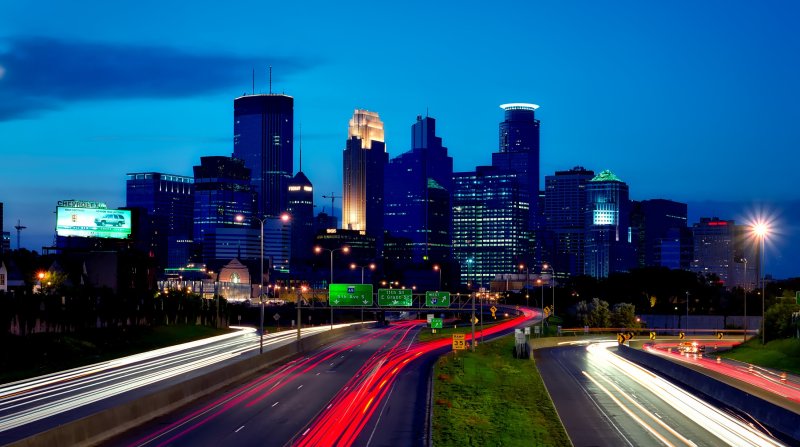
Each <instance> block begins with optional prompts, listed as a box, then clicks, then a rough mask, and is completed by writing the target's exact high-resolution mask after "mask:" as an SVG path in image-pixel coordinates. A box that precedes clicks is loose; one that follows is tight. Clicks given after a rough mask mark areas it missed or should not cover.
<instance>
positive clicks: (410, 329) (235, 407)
mask: <svg viewBox="0 0 800 447" xmlns="http://www.w3.org/2000/svg"><path fill="white" fill-rule="evenodd" d="M419 327H421V322H419V321H414V322H404V323H397V324H393V325H392V326H390V327H388V328H377V329H365V330H362V331H359V332H358V333H354V334H352V335H349V336H347V337H345V338H343V339H342V340H340V341H338V342H336V343H334V344H332V345H329V346H327V347H325V348H322V349H319V350H317V351H315V352H313V353H311V354H309V355H308V356H306V357H303V358H300V359H296V360H294V361H292V362H289V363H287V364H285V365H282V366H281V367H279V368H277V369H276V370H274V371H271V372H270V373H267V374H264V375H262V376H260V377H258V378H256V379H255V380H252V381H250V382H248V383H247V384H245V385H243V386H240V387H238V388H236V389H234V390H232V391H229V392H227V393H224V394H222V395H221V396H217V397H216V398H215V399H214V400H210V401H207V402H204V403H201V404H199V405H197V406H191V407H190V408H188V409H186V410H184V411H183V412H181V413H180V414H177V415H174V416H168V417H164V418H160V419H159V420H156V421H154V422H153V423H150V424H147V425H145V426H143V427H141V428H140V429H137V430H135V431H134V432H132V433H130V434H127V435H125V436H124V437H123V438H121V439H116V440H113V441H112V442H110V443H109V445H130V446H164V445H174V446H178V445H187V446H197V445H200V446H202V445H229V444H238V445H242V446H246V445H284V444H287V443H290V442H292V440H293V439H294V438H296V437H298V436H302V434H303V432H304V426H305V425H306V424H307V423H308V421H310V420H313V419H314V418H315V417H316V416H317V415H318V413H319V412H320V411H322V410H324V409H325V408H326V406H329V405H333V403H332V398H333V397H334V396H335V395H336V394H337V393H339V392H340V391H344V392H348V391H350V390H352V389H354V384H356V383H358V382H359V381H360V380H363V371H365V370H369V369H370V368H374V367H375V365H378V364H380V363H381V362H382V358H383V356H384V355H385V354H387V353H389V352H391V351H393V350H395V349H405V347H406V346H407V345H408V344H409V343H410V342H411V341H412V340H413V337H414V336H415V335H416V330H417V329H418V328H419Z"/></svg>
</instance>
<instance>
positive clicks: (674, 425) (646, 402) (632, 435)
mask: <svg viewBox="0 0 800 447" xmlns="http://www.w3.org/2000/svg"><path fill="white" fill-rule="evenodd" d="M615 344H616V343H613V342H611V343H610V344H600V343H593V344H590V345H589V346H588V347H587V346H565V347H559V348H549V349H542V350H538V351H536V352H535V355H536V362H537V366H538V368H539V371H540V373H541V374H542V378H543V380H544V382H545V385H546V386H547V389H548V391H549V392H550V394H551V396H552V398H553V401H554V403H555V405H556V409H557V411H558V413H559V416H560V417H561V419H562V421H563V423H564V426H565V428H566V429H567V433H568V434H569V436H570V438H571V439H572V441H573V444H574V445H575V446H576V447H580V446H622V445H629V446H639V445H648V446H649V445H666V446H719V445H733V446H777V445H781V444H780V442H778V441H776V440H774V439H772V438H769V437H767V436H765V435H763V434H761V433H760V432H757V431H755V430H753V429H752V428H751V427H750V426H749V425H748V424H746V423H743V422H742V421H741V420H740V419H739V418H737V417H735V416H732V415H730V414H729V413H727V412H725V411H723V410H720V409H717V408H714V407H713V406H711V405H709V404H708V403H705V402H703V401H701V400H700V399H697V398H695V397H694V396H691V395H689V394H688V393H686V392H684V391H683V390H681V389H680V388H678V387H676V386H674V385H672V384H671V383H669V382H667V381H666V380H663V379H661V378H659V377H658V376H656V375H654V374H652V373H650V372H649V371H647V370H644V369H642V368H641V367H639V366H638V365H635V364H633V363H630V362H628V361H626V360H624V359H621V358H620V357H618V356H616V355H615V354H614V353H613V352H611V351H610V350H609V349H608V348H609V347H611V346H613V345H615ZM611 350H613V348H611Z"/></svg>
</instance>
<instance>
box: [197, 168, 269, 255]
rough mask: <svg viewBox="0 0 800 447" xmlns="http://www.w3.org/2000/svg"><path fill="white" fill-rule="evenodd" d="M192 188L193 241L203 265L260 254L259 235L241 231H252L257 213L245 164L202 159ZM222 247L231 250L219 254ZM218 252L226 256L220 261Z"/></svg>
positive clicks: (253, 192) (254, 197) (254, 195)
mask: <svg viewBox="0 0 800 447" xmlns="http://www.w3.org/2000/svg"><path fill="white" fill-rule="evenodd" d="M194 184H195V194H194V199H195V200H194V240H195V242H196V243H199V244H200V245H201V246H202V252H203V261H204V262H210V261H213V260H217V259H225V258H226V257H229V255H230V254H231V253H236V252H237V251H242V250H243V251H245V252H246V253H247V254H248V255H249V257H252V253H260V247H259V245H258V243H259V241H258V238H259V237H260V235H259V234H255V235H254V233H253V232H252V231H251V232H247V231H244V230H247V229H250V228H252V227H253V216H254V215H255V212H256V209H257V207H256V197H257V195H256V193H255V191H253V188H252V186H251V184H250V169H248V168H247V167H245V164H244V162H243V161H242V160H239V159H237V158H231V157H219V156H213V157H201V158H200V166H195V167H194ZM237 216H242V218H241V219H237ZM232 230H236V231H232ZM225 246H230V247H233V248H231V249H229V250H222V248H224V247H225ZM218 252H224V253H227V254H226V255H225V256H224V257H223V256H222V255H218ZM241 257H245V256H241Z"/></svg>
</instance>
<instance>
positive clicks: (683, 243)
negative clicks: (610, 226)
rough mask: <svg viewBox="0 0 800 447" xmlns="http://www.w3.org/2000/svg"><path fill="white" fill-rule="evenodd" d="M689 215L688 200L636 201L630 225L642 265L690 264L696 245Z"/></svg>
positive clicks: (685, 265) (676, 266) (667, 265)
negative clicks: (692, 241) (693, 245)
mask: <svg viewBox="0 0 800 447" xmlns="http://www.w3.org/2000/svg"><path fill="white" fill-rule="evenodd" d="M686 216H687V206H686V204H685V203H680V202H674V201H672V200H666V199H652V200H642V201H641V202H634V203H633V207H632V210H631V226H632V228H633V238H634V240H633V242H634V245H635V247H636V258H637V264H638V266H639V267H668V268H671V269H688V268H689V263H690V262H691V260H692V252H693V247H692V246H691V232H690V231H689V229H688V227H687V225H686Z"/></svg>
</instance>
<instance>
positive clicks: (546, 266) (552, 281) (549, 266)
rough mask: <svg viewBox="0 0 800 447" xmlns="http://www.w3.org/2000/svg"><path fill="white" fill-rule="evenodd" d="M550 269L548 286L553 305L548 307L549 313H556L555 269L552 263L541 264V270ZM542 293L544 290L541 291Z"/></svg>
mask: <svg viewBox="0 0 800 447" xmlns="http://www.w3.org/2000/svg"><path fill="white" fill-rule="evenodd" d="M547 269H550V273H551V275H552V276H551V277H550V288H551V289H553V307H551V308H550V314H551V315H555V314H556V271H555V270H554V269H553V264H548V263H544V264H543V265H542V271H543V272H544V271H545V270H547ZM543 293H544V292H543Z"/></svg>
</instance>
